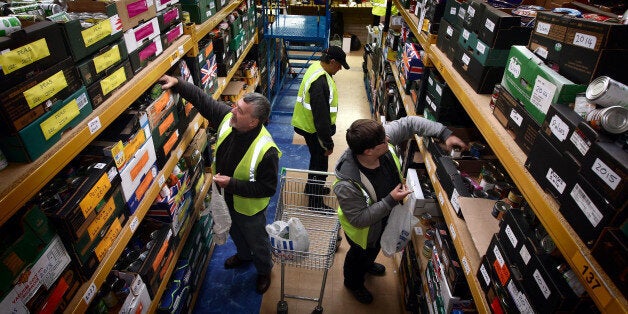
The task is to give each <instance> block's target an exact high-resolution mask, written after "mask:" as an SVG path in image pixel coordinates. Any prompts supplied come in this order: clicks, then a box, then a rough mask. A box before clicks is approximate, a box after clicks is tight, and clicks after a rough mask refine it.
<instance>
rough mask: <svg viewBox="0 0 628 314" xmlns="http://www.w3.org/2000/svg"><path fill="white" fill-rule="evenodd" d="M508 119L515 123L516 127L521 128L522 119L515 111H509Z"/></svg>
mask: <svg viewBox="0 0 628 314" xmlns="http://www.w3.org/2000/svg"><path fill="white" fill-rule="evenodd" d="M510 119H512V121H515V123H516V124H517V125H518V126H521V123H522V122H523V117H522V116H521V115H520V114H519V113H518V112H517V110H515V109H511V110H510Z"/></svg>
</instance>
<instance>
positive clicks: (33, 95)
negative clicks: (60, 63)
mask: <svg viewBox="0 0 628 314" xmlns="http://www.w3.org/2000/svg"><path fill="white" fill-rule="evenodd" d="M67 86H68V82H67V81H66V80H65V75H64V74H63V71H59V72H57V73H56V74H55V75H53V76H51V77H49V78H48V79H46V80H44V81H43V82H41V83H39V84H37V85H35V86H33V87H31V88H30V89H29V90H27V91H25V92H24V98H26V103H27V104H28V107H29V108H31V109H33V108H35V107H37V105H39V104H41V103H42V102H44V101H46V100H48V99H50V98H51V97H52V96H54V95H56V94H57V93H58V92H60V91H61V90H63V89H64V88H66V87H67Z"/></svg>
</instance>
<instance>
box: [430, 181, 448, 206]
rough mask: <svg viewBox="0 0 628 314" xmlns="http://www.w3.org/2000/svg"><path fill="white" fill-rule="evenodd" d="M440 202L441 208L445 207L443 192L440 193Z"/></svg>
mask: <svg viewBox="0 0 628 314" xmlns="http://www.w3.org/2000/svg"><path fill="white" fill-rule="evenodd" d="M432 182H433V181H432ZM438 202H439V203H440V206H444V205H445V198H444V197H443V193H442V192H441V193H438Z"/></svg>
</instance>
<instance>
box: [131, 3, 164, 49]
mask: <svg viewBox="0 0 628 314" xmlns="http://www.w3.org/2000/svg"><path fill="white" fill-rule="evenodd" d="M157 1H159V0H157ZM159 34H160V30H159V22H158V21H157V18H156V17H155V18H152V19H150V20H149V21H147V22H144V23H142V24H140V25H138V26H136V27H134V28H132V29H129V30H128V31H125V32H124V43H125V44H126V50H127V51H128V52H129V54H131V53H132V52H133V51H135V50H136V49H138V48H140V47H142V45H144V44H145V43H146V42H148V41H150V40H152V39H155V37H159Z"/></svg>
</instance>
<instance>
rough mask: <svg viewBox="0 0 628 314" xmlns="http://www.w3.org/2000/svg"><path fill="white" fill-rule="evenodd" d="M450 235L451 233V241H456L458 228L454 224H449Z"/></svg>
mask: <svg viewBox="0 0 628 314" xmlns="http://www.w3.org/2000/svg"><path fill="white" fill-rule="evenodd" d="M449 233H451V239H452V240H456V228H455V227H454V223H453V222H452V223H450V224H449Z"/></svg>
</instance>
